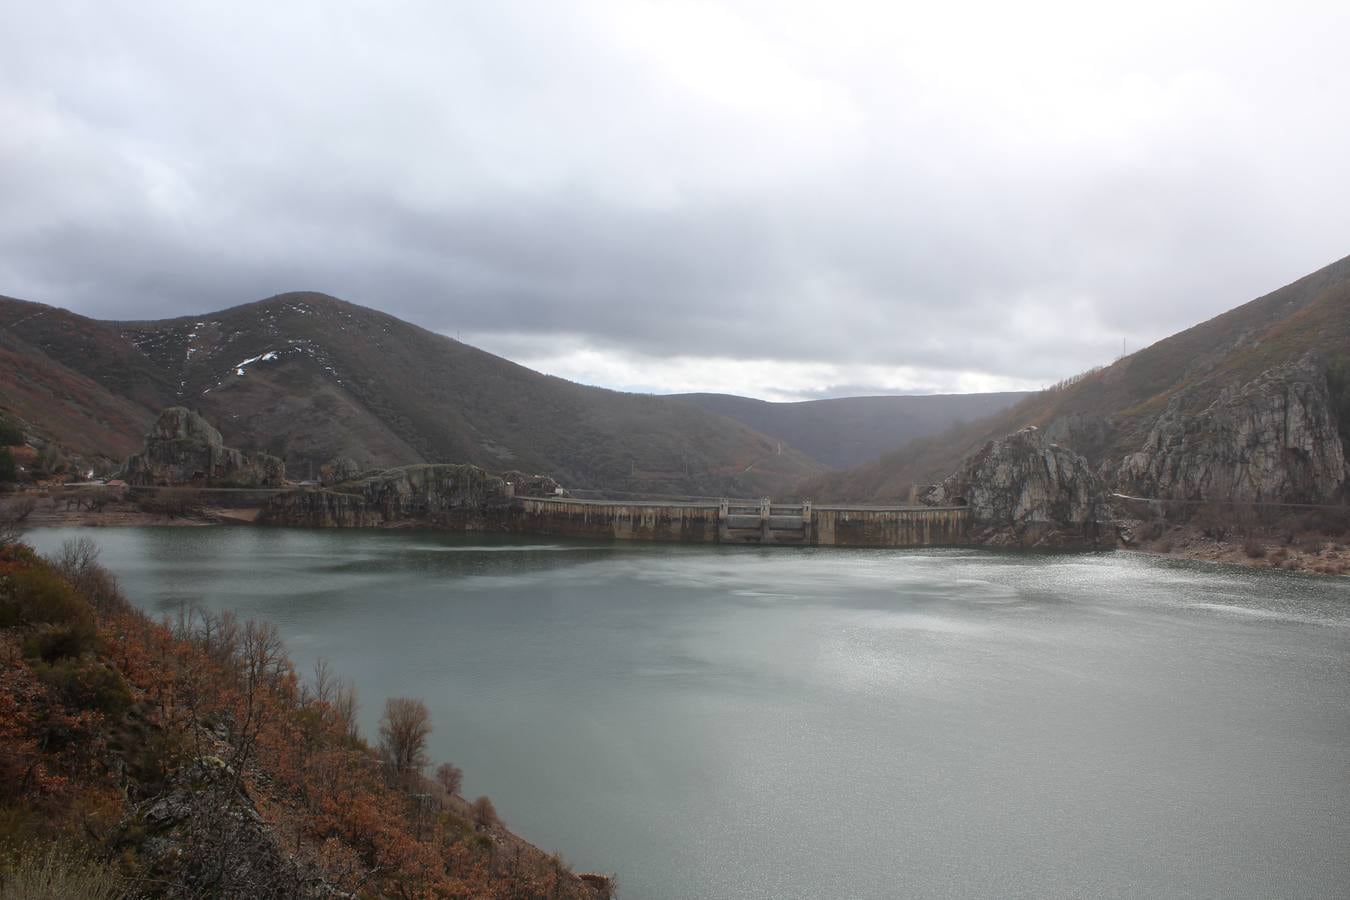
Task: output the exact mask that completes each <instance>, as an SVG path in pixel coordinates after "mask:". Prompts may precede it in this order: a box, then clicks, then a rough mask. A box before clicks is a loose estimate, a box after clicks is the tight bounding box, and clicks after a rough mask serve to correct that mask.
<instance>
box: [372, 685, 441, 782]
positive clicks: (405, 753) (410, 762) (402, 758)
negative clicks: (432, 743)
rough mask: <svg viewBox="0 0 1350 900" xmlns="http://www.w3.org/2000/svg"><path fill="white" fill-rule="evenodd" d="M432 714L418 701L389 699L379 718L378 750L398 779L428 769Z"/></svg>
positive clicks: (398, 698)
mask: <svg viewBox="0 0 1350 900" xmlns="http://www.w3.org/2000/svg"><path fill="white" fill-rule="evenodd" d="M430 734H431V713H430V712H428V711H427V705H426V704H425V703H423V702H422V701H421V700H414V699H412V698H410V697H390V698H389V700H388V701H386V702H385V704H384V715H383V716H382V717H381V718H380V749H381V750H382V751H383V752H384V756H385V759H386V760H388V762H389V764H390V765H391V766H392V767H393V770H394V773H395V774H396V775H398V776H403V777H406V776H408V775H417V774H420V773H421V771H422V770H423V769H424V768H426V766H427V762H428V759H427V737H428V736H429V735H430Z"/></svg>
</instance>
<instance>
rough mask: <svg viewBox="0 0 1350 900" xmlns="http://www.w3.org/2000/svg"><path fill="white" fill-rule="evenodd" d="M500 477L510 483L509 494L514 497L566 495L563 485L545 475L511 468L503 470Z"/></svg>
mask: <svg viewBox="0 0 1350 900" xmlns="http://www.w3.org/2000/svg"><path fill="white" fill-rule="evenodd" d="M501 478H502V480H503V481H505V482H506V483H507V484H509V485H511V494H512V496H514V497H565V496H567V491H566V490H564V489H563V486H562V485H560V484H558V482H557V481H555V480H554V479H552V478H549V477H548V476H547V475H527V474H526V473H524V472H518V471H516V470H514V469H513V470H511V471H510V472H503V473H502V474H501Z"/></svg>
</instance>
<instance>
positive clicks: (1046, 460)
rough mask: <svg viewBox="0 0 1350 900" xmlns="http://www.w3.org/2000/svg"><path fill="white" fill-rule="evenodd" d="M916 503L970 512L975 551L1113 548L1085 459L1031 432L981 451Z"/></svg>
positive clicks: (1102, 498) (1101, 494) (1103, 504)
mask: <svg viewBox="0 0 1350 900" xmlns="http://www.w3.org/2000/svg"><path fill="white" fill-rule="evenodd" d="M920 499H921V500H922V501H923V502H924V503H926V504H928V505H930V506H967V507H969V508H970V529H971V538H972V540H974V541H975V542H976V543H986V544H1010V545H1020V546H1088V547H1091V546H1099V545H1104V544H1108V543H1111V542H1112V541H1113V540H1114V538H1113V537H1112V536H1111V534H1110V527H1109V526H1110V522H1111V514H1110V509H1109V507H1108V505H1107V501H1106V491H1105V489H1104V487H1103V485H1102V481H1101V479H1100V478H1099V477H1098V476H1097V474H1096V473H1095V472H1094V471H1093V470H1092V467H1091V466H1090V465H1089V464H1088V461H1087V460H1086V459H1084V458H1083V457H1082V456H1080V455H1079V454H1077V453H1075V452H1074V451H1072V450H1070V449H1068V448H1067V447H1063V446H1061V445H1059V444H1055V443H1050V442H1048V441H1046V440H1045V438H1044V437H1043V435H1042V433H1041V432H1040V430H1039V429H1037V428H1036V427H1034V426H1029V427H1027V428H1023V429H1022V430H1021V431H1018V432H1015V433H1014V434H1010V435H1008V436H1007V437H1005V438H1002V439H1000V440H996V441H990V442H989V443H987V444H985V445H984V447H982V448H981V449H980V450H978V451H977V452H975V453H973V454H971V455H970V456H969V457H967V458H966V459H965V460H964V461H963V462H962V464H961V468H960V469H958V470H957V471H956V472H955V473H954V474H952V475H951V476H949V477H948V478H946V479H945V480H944V481H943V482H942V483H941V484H937V485H933V486H931V487H929V488H928V489H926V490H925V491H924V492H923V494H922V495H921V496H920Z"/></svg>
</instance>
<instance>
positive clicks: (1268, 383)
mask: <svg viewBox="0 0 1350 900" xmlns="http://www.w3.org/2000/svg"><path fill="white" fill-rule="evenodd" d="M1182 400H1183V398H1182V397H1180V396H1177V397H1173V398H1172V401H1171V402H1170V403H1169V404H1168V407H1167V410H1166V411H1165V412H1164V413H1163V414H1162V415H1161V416H1159V417H1158V421H1157V422H1156V423H1155V424H1154V426H1153V429H1152V431H1150V432H1149V435H1148V438H1147V440H1146V441H1145V442H1144V446H1143V448H1142V449H1140V450H1139V451H1138V452H1137V453H1132V454H1130V455H1129V456H1127V457H1125V460H1124V462H1123V463H1122V464H1121V466H1120V472H1119V477H1118V482H1119V484H1120V487H1121V490H1122V491H1125V492H1126V493H1131V494H1137V495H1140V496H1144V497H1162V498H1167V499H1177V500H1237V501H1244V502H1321V501H1327V500H1332V499H1334V498H1335V497H1336V495H1337V494H1338V492H1339V491H1340V490H1341V489H1342V487H1343V486H1344V484H1345V481H1346V462H1345V450H1344V447H1342V445H1341V439H1340V435H1339V434H1338V432H1337V427H1336V425H1337V423H1336V421H1335V416H1334V413H1333V411H1332V406H1331V402H1330V397H1329V394H1328V391H1327V379H1326V374H1325V371H1324V369H1323V368H1322V365H1321V363H1320V361H1319V360H1318V359H1317V358H1316V357H1314V356H1312V355H1311V354H1310V355H1308V356H1305V357H1303V358H1302V359H1301V360H1299V361H1298V362H1294V363H1288V364H1286V365H1283V366H1278V367H1276V368H1273V369H1269V370H1267V371H1265V372H1263V373H1261V375H1259V376H1257V377H1256V378H1254V379H1253V380H1252V381H1250V382H1248V383H1247V384H1244V385H1242V386H1241V387H1237V388H1229V389H1226V390H1224V391H1223V392H1222V393H1221V394H1220V395H1219V396H1218V397H1217V398H1216V399H1215V400H1214V402H1213V403H1212V404H1210V405H1209V407H1208V408H1206V409H1205V410H1204V411H1203V412H1201V413H1199V414H1198V415H1186V414H1184V413H1183V412H1182V407H1181V401H1182Z"/></svg>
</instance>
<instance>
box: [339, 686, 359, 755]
mask: <svg viewBox="0 0 1350 900" xmlns="http://www.w3.org/2000/svg"><path fill="white" fill-rule="evenodd" d="M356 710H357V699H356V685H355V684H354V683H353V682H351V681H349V680H348V679H346V678H339V679H338V680H337V683H336V686H335V687H334V688H333V721H334V723H335V724H336V725H337V726H338V728H340V729H341V730H342V732H343V733H344V734H345V735H346V736H347V738H348V739H349V740H353V741H354V740H356V739H357V738H359V737H360V736H361V729H360V728H359V727H358V726H357V724H356Z"/></svg>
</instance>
